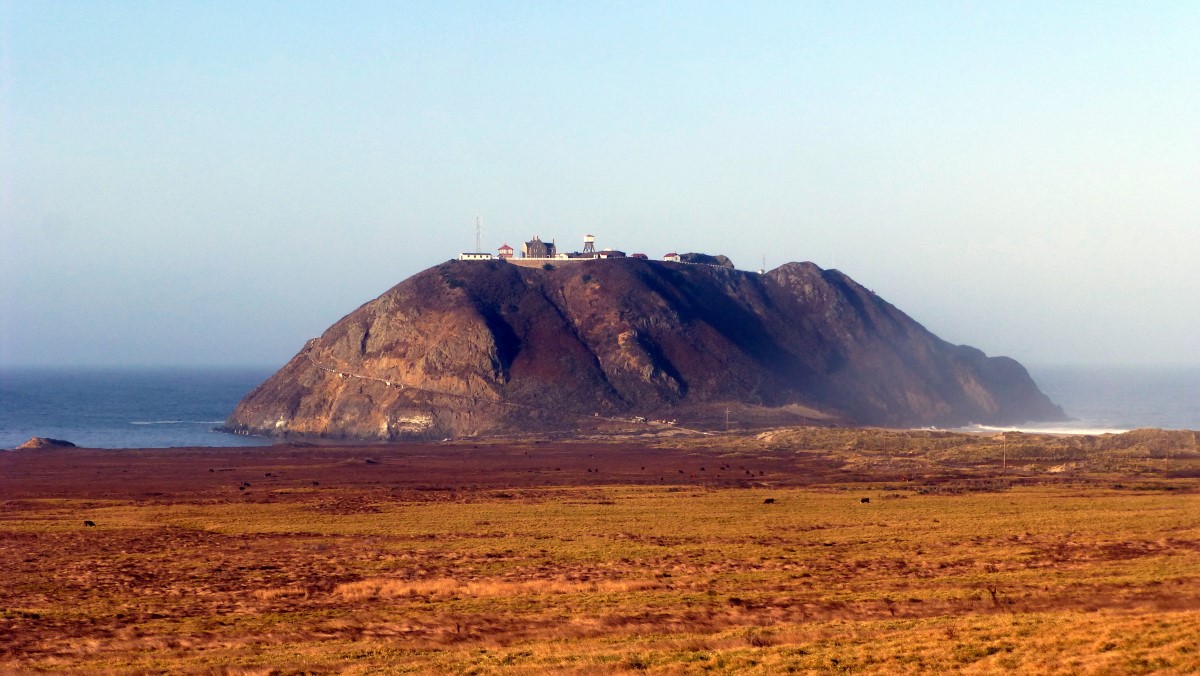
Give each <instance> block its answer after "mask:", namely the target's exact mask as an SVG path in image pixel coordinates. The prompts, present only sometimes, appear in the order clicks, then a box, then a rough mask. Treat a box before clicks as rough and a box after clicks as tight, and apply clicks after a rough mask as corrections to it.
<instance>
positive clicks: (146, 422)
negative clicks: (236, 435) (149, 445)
mask: <svg viewBox="0 0 1200 676" xmlns="http://www.w3.org/2000/svg"><path fill="white" fill-rule="evenodd" d="M224 422H225V421H224V420H132V421H130V423H129V424H130V425H220V424H222V423H224Z"/></svg>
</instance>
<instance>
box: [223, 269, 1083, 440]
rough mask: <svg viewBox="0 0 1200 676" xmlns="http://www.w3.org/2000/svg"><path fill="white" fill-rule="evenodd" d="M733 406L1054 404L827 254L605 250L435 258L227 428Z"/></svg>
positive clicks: (487, 421) (440, 430) (276, 378)
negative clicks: (668, 254) (733, 258)
mask: <svg viewBox="0 0 1200 676" xmlns="http://www.w3.org/2000/svg"><path fill="white" fill-rule="evenodd" d="M727 406H737V407H738V410H739V411H742V412H746V414H747V415H751V414H753V415H758V416H759V417H760V418H762V417H763V416H766V418H770V417H771V415H772V414H775V413H778V414H779V415H783V416H784V417H787V416H791V418H790V422H795V421H796V417H797V416H799V417H801V418H804V417H807V418H809V419H824V420H826V421H834V422H842V423H849V424H863V425H888V426H923V425H956V424H964V423H968V422H977V423H992V424H996V423H1013V422H1019V421H1026V420H1055V419H1062V418H1064V417H1065V416H1064V415H1063V412H1062V410H1061V409H1060V408H1058V407H1057V406H1055V405H1054V404H1053V403H1051V402H1050V400H1049V399H1047V398H1046V397H1045V395H1043V394H1042V393H1041V392H1039V391H1038V389H1037V387H1036V385H1035V384H1034V383H1033V381H1032V380H1031V379H1030V378H1029V375H1028V373H1027V372H1026V371H1025V369H1024V368H1023V367H1022V366H1021V365H1020V364H1018V363H1017V362H1015V361H1013V360H1011V359H1008V358H1004V357H999V358H989V357H987V356H986V355H984V354H983V353H982V352H980V351H979V350H976V349H974V348H970V347H965V346H953V345H950V344H949V343H946V342H945V341H942V340H941V339H939V338H937V337H936V336H934V335H933V334H931V333H929V332H928V331H926V330H925V329H924V328H923V327H922V326H921V325H920V324H917V323H916V322H914V321H913V320H912V319H910V318H909V317H908V316H906V315H905V314H904V313H902V312H900V311H899V310H897V309H896V308H894V307H892V306H891V305H890V304H888V303H887V302H885V301H883V300H882V299H880V298H879V297H878V296H876V295H874V294H873V293H871V292H870V291H868V290H866V289H864V288H863V287H862V286H860V285H858V284H857V283H855V282H854V281H853V280H851V279H850V278H849V277H846V276H845V275H843V274H841V273H840V272H837V271H833V270H830V271H826V270H821V269H820V268H818V267H817V266H815V265H813V264H811V263H789V264H787V265H784V266H782V267H780V268H778V269H775V270H772V271H770V272H768V273H766V274H764V275H758V274H753V273H748V272H740V271H737V270H733V269H730V268H725V267H716V266H711V265H687V264H679V263H662V262H657V261H642V260H634V259H618V260H598V261H591V262H585V263H572V264H562V265H559V266H558V267H556V268H555V269H551V270H544V269H539V268H525V267H518V266H515V265H509V264H506V263H502V262H499V261H490V262H480V261H468V262H459V261H452V262H449V263H444V264H442V265H439V266H436V267H433V268H430V269H429V270H426V271H424V272H421V273H419V274H417V275H415V276H413V277H411V278H409V279H407V280H405V281H404V282H401V283H400V284H398V285H397V286H395V287H393V288H392V289H391V290H389V291H387V292H386V293H384V294H383V295H382V296H380V297H379V298H377V299H375V300H373V301H371V302H369V303H367V304H366V305H363V306H362V307H360V308H358V309H357V310H355V311H354V312H352V313H350V314H349V315H347V316H346V317H345V318H343V319H342V320H341V321H339V322H337V323H336V324H334V325H333V326H332V327H330V328H329V329H328V330H327V331H326V332H325V333H324V334H323V335H322V336H321V337H320V338H317V339H314V340H312V341H310V342H309V343H308V344H307V345H306V346H305V347H304V349H302V350H301V351H300V353H299V354H297V355H296V356H295V357H294V358H293V359H292V360H291V361H290V362H289V363H288V364H287V365H285V366H284V367H283V368H282V369H280V371H279V372H277V373H276V374H275V375H273V376H271V378H269V379H268V380H267V381H266V382H264V383H263V384H262V385H260V386H259V387H258V388H257V389H255V390H254V391H253V392H251V393H250V394H249V395H248V396H247V397H246V398H245V399H244V400H243V401H242V402H241V403H240V404H239V405H238V407H237V409H236V410H235V411H234V413H233V415H232V416H231V417H230V419H229V421H228V422H227V425H226V426H227V429H230V430H233V431H245V432H253V433H260V434H261V433H266V434H298V435H319V436H341V437H356V438H370V439H397V438H404V437H409V436H416V437H420V436H425V437H429V436H442V435H451V434H470V433H486V432H488V431H511V430H514V429H520V428H530V427H532V428H538V429H573V428H575V427H576V425H578V424H579V423H580V421H581V419H582V418H584V417H594V416H597V415H599V416H601V417H604V416H646V417H651V418H661V417H670V418H679V419H680V420H681V421H683V420H685V419H689V416H691V418H690V419H701V418H703V417H704V416H705V415H711V414H712V412H713V411H715V410H718V409H723V408H724V407H727Z"/></svg>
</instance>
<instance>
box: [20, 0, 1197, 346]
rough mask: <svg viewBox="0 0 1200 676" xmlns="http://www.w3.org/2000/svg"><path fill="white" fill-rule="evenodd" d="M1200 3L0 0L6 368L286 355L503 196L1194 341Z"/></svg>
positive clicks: (1045, 318)
mask: <svg viewBox="0 0 1200 676" xmlns="http://www.w3.org/2000/svg"><path fill="white" fill-rule="evenodd" d="M1197 35H1200V3H1196V2H1194V1H1191V0H1188V1H1183V2H1154V1H1147V2H1130V3H1101V2H1090V1H1089V2H1066V1H1063V2H1045V1H1036V2H1022V1H1012V0H1006V1H997V2H969V3H964V2H920V1H911V2H869V1H856V2H840V1H838V2H832V1H831V2H778V3H763V2H737V3H728V2H721V3H706V2H695V1H688V2H652V1H646V2H505V3H496V2H477V3H473V2H422V3H403V2H390V1H389V2H379V3H374V2H347V3H331V2H244V1H238V2H220V1H203V2H170V3H164V2H117V1H113V2H74V1H67V0H64V1H62V2H40V1H36V0H0V366H4V367H46V366H59V367H74V366H151V365H187V366H209V365H214V366H215V365H255V366H268V367H273V366H278V365H282V364H283V363H284V362H285V361H287V360H288V359H289V358H290V357H291V356H292V355H294V354H295V353H296V352H297V351H298V350H299V349H300V348H301V347H302V346H303V345H304V343H305V341H306V340H308V339H309V338H312V337H314V336H317V335H319V334H320V333H321V332H322V331H324V329H325V328H326V327H328V326H329V325H330V324H332V323H333V322H335V321H336V320H338V319H339V318H341V317H342V316H344V315H345V314H347V313H349V312H351V311H352V310H354V309H355V308H356V307H358V306H359V305H361V304H362V303H365V302H367V301H369V300H371V299H373V298H375V297H376V296H378V295H379V294H381V293H383V292H384V291H386V290H387V289H388V288H390V287H391V286H393V285H394V284H396V283H398V282H400V281H402V280H403V279H405V278H407V277H409V276H411V275H412V274H414V273H416V272H419V271H420V270H423V269H425V268H428V267H430V266H432V265H435V264H437V263H440V262H442V261H445V260H448V259H451V258H454V257H455V256H457V254H458V253H459V252H461V251H468V250H471V249H474V238H475V219H476V217H479V218H481V219H482V223H483V243H484V248H485V249H488V250H494V249H495V248H496V247H498V246H500V245H501V244H502V243H508V244H511V245H514V246H518V247H519V244H520V242H521V241H524V240H526V239H528V238H529V237H531V236H532V235H535V234H536V235H540V236H541V237H542V238H543V239H555V240H556V241H557V242H558V243H559V246H560V248H562V249H566V250H571V249H575V248H581V247H582V237H583V235H584V234H586V233H592V234H594V235H596V238H597V245H598V246H599V247H602V248H603V247H614V248H617V249H622V250H625V251H630V252H633V251H638V252H646V253H648V254H650V255H652V256H655V257H657V256H661V255H662V254H663V253H666V252H668V251H699V252H707V253H713V254H716V253H722V254H726V255H728V256H729V257H731V258H732V259H733V261H734V262H735V264H737V265H738V267H740V268H743V269H748V270H757V269H758V268H760V267H762V266H763V264H764V261H765V264H766V267H767V268H774V267H777V266H779V265H781V264H783V263H786V262H788V261H812V262H814V263H816V264H817V265H820V266H821V267H824V268H837V269H839V270H841V271H843V272H845V273H846V274H848V275H850V276H851V277H853V278H854V279H856V280H858V281H859V282H860V283H862V284H863V285H865V286H866V287H868V288H870V289H872V290H874V291H875V292H876V293H878V294H879V295H880V296H882V297H883V298H884V299H886V300H888V301H889V302H891V303H892V304H894V305H896V306H897V307H898V308H900V309H901V310H903V311H905V312H906V313H907V314H909V315H910V316H912V317H913V318H914V319H916V320H917V321H919V322H921V323H922V324H924V325H925V326H926V327H927V328H928V329H930V330H931V331H933V332H934V333H936V334H938V335H939V336H941V337H942V338H944V339H946V340H948V341H950V342H953V343H961V344H969V345H973V346H975V347H978V348H980V349H982V350H983V351H985V352H987V353H988V354H990V355H1007V356H1010V357H1014V358H1016V359H1018V360H1020V361H1022V362H1023V363H1026V364H1077V365H1184V364H1187V365H1197V364H1200V350H1198V348H1197V345H1200V340H1197V336H1198V335H1200V309H1198V303H1197V300H1198V299H1200V275H1198V274H1197V272H1198V265H1197V263H1198V258H1200V114H1198V112H1200V40H1197V39H1196V36H1197ZM573 243H574V244H573ZM575 244H577V245H578V246H576V245H575Z"/></svg>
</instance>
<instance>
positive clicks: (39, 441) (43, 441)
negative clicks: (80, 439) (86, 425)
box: [16, 437, 75, 451]
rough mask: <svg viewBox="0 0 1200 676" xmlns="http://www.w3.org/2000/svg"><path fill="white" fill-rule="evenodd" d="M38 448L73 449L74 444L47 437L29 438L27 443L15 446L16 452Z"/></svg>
mask: <svg viewBox="0 0 1200 676" xmlns="http://www.w3.org/2000/svg"><path fill="white" fill-rule="evenodd" d="M38 448H75V444H73V443H71V442H69V441H64V440H62V439H50V438H48V437H31V438H30V439H29V441H26V442H25V443H23V444H21V445H20V446H17V448H16V450H18V451H23V450H27V449H38Z"/></svg>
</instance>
